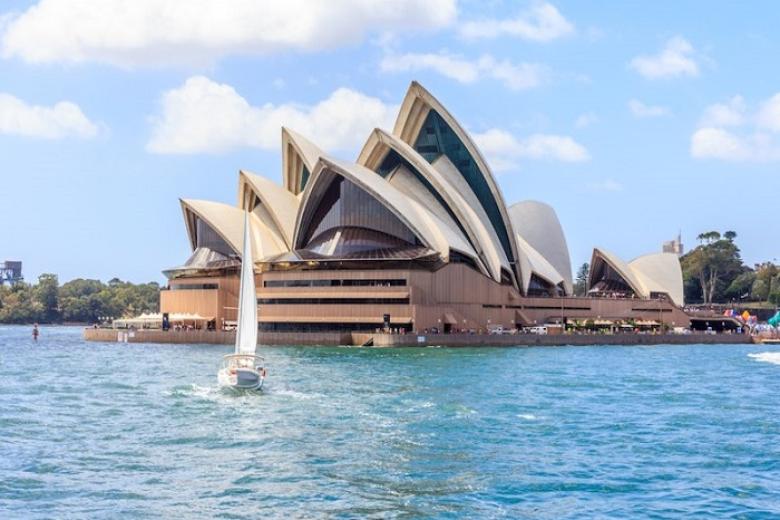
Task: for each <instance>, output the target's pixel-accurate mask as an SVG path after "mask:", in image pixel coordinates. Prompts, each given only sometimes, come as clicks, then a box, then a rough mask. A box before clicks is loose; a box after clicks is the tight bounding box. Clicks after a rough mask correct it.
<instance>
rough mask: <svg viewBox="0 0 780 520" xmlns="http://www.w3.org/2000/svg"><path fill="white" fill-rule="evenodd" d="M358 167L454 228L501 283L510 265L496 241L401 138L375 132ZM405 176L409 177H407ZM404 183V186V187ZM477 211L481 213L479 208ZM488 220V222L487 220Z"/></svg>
mask: <svg viewBox="0 0 780 520" xmlns="http://www.w3.org/2000/svg"><path fill="white" fill-rule="evenodd" d="M358 163H359V164H362V165H363V166H366V167H368V168H369V169H371V170H374V171H376V172H377V173H379V174H380V175H382V176H383V177H385V178H387V179H388V180H389V182H390V183H391V184H394V185H396V186H397V187H399V188H401V186H404V187H405V189H404V188H401V189H402V191H405V192H406V193H407V194H408V195H409V196H410V197H412V198H415V199H416V200H417V201H418V202H421V203H423V204H424V205H425V207H427V208H429V209H432V210H433V209H434V208H435V209H436V210H438V209H439V208H440V211H434V213H436V214H437V216H439V217H440V218H441V219H442V220H443V221H445V222H447V223H450V222H451V227H452V226H453V225H454V227H456V229H457V230H459V231H460V232H461V233H462V234H463V236H464V238H465V239H466V240H468V241H469V243H470V244H471V246H472V248H473V249H474V251H475V252H476V254H477V256H478V259H479V261H480V263H481V264H482V265H483V266H484V268H485V269H486V270H487V272H488V274H489V276H491V277H492V278H494V279H495V280H499V281H500V277H501V274H500V270H501V267H502V266H503V267H506V268H507V269H508V268H509V263H508V261H507V259H506V256H505V255H504V252H503V250H502V249H501V247H500V245H499V244H498V242H497V241H495V242H494V241H493V240H492V236H495V235H494V234H493V235H491V234H490V232H489V231H488V229H487V228H486V227H485V222H484V221H483V219H480V217H479V215H478V214H477V212H476V211H475V210H474V209H473V208H472V205H471V204H469V202H467V201H466V199H465V198H464V197H463V196H462V195H461V193H460V192H459V190H458V189H457V187H456V186H455V185H454V184H453V183H451V182H449V181H448V180H447V179H446V178H445V177H444V176H443V175H442V174H441V173H440V172H439V171H438V170H436V169H435V168H434V167H433V166H432V165H431V164H430V163H429V162H428V161H426V160H425V158H424V157H422V156H421V155H420V154H419V153H417V152H416V151H415V150H414V148H412V147H411V146H409V144H407V143H406V142H404V141H402V140H401V139H400V138H399V137H397V136H395V135H392V134H389V133H387V132H385V131H383V130H381V129H378V128H377V129H375V130H374V131H373V132H372V133H371V135H370V136H369V138H368V140H367V141H366V144H365V145H364V146H363V149H362V151H361V152H360V156H359V157H358ZM404 173H406V175H404ZM402 183H403V184H402ZM477 208H478V209H481V208H480V207H479V205H478V204H477ZM484 220H486V219H484Z"/></svg>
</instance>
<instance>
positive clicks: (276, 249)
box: [181, 199, 287, 262]
mask: <svg viewBox="0 0 780 520" xmlns="http://www.w3.org/2000/svg"><path fill="white" fill-rule="evenodd" d="M181 209H182V212H183V214H184V221H185V223H186V225H187V234H188V236H189V239H190V245H191V246H192V249H193V250H194V249H195V248H196V245H197V231H196V229H195V218H194V217H195V216H197V217H198V218H200V219H201V220H203V221H204V222H205V223H206V224H208V225H209V226H210V227H211V229H213V230H214V232H215V233H217V234H218V235H219V236H220V237H221V238H222V239H223V240H224V241H225V242H226V243H227V244H228V245H229V246H230V248H231V249H232V250H233V252H235V254H236V255H238V256H240V255H241V251H242V250H243V247H244V210H242V209H239V208H237V207H235V206H230V205H228V204H222V203H219V202H211V201H207V200H191V199H190V200H184V199H181ZM249 220H250V225H251V232H252V242H253V251H252V256H253V257H254V259H255V261H256V262H259V261H261V260H263V259H264V258H269V257H272V256H276V255H279V254H281V253H283V252H285V251H287V246H286V245H285V243H284V240H282V238H281V237H280V236H278V235H277V234H276V233H275V232H274V231H273V230H271V229H270V228H269V227H268V226H267V225H266V224H265V223H263V221H261V220H260V219H259V218H258V217H257V216H256V215H254V214H250V219H249Z"/></svg>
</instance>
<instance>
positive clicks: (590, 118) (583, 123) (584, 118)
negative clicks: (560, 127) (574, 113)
mask: <svg viewBox="0 0 780 520" xmlns="http://www.w3.org/2000/svg"><path fill="white" fill-rule="evenodd" d="M598 122H599V117H598V116H597V115H596V114H594V113H593V112H585V113H584V114H580V115H579V116H578V117H577V119H576V120H575V121H574V126H576V127H577V128H587V127H589V126H590V125H592V124H595V123H598Z"/></svg>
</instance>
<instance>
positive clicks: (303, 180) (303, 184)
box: [301, 165, 311, 191]
mask: <svg viewBox="0 0 780 520" xmlns="http://www.w3.org/2000/svg"><path fill="white" fill-rule="evenodd" d="M309 175H311V174H310V173H309V169H308V168H307V167H306V166H305V165H303V166H301V191H303V190H304V189H305V188H306V183H307V182H309Z"/></svg>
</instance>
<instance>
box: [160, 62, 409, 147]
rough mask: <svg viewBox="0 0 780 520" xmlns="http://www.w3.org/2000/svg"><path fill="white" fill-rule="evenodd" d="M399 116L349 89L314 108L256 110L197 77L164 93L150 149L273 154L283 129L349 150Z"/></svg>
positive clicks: (231, 91)
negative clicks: (238, 150)
mask: <svg viewBox="0 0 780 520" xmlns="http://www.w3.org/2000/svg"><path fill="white" fill-rule="evenodd" d="M396 111H397V107H396V106H393V105H387V104H385V103H384V102H383V101H381V100H380V99H377V98H373V97H369V96H366V95H365V94H362V93H360V92H356V91H354V90H350V89H348V88H340V89H338V90H336V91H334V92H333V93H332V94H331V95H330V96H329V97H328V98H326V99H324V100H322V101H320V102H319V103H317V104H316V105H313V106H301V105H297V104H293V103H287V104H281V105H272V104H270V103H269V104H265V105H262V106H252V105H250V104H249V102H248V101H247V100H246V99H244V98H243V97H241V95H239V94H238V92H236V91H235V89H234V88H233V87H231V86H230V85H226V84H222V83H216V82H214V81H212V80H210V79H208V78H206V77H203V76H194V77H191V78H189V79H188V80H187V81H186V82H185V83H184V84H183V85H182V86H181V87H179V88H175V89H172V90H169V91H167V92H165V93H164V94H163V97H162V113H161V114H160V115H159V116H157V117H155V118H154V123H153V124H154V126H153V130H152V137H151V140H150V141H149V143H148V144H147V149H148V150H149V151H151V152H155V153H170V154H177V153H178V154H187V153H220V152H224V151H227V150H230V149H234V148H240V147H252V148H262V149H266V150H273V149H276V148H278V147H279V143H280V129H281V127H282V126H288V127H290V128H292V129H293V130H295V131H297V132H300V133H301V134H303V135H305V136H306V137H308V138H310V139H312V140H313V141H314V142H315V143H317V144H318V145H320V146H322V147H323V148H325V149H330V150H349V149H354V148H357V147H358V146H360V145H361V144H363V141H364V140H365V139H366V136H368V135H369V133H370V132H371V130H372V129H373V128H375V127H377V126H379V127H385V128H389V127H391V125H392V122H393V118H394V116H395V112H396Z"/></svg>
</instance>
